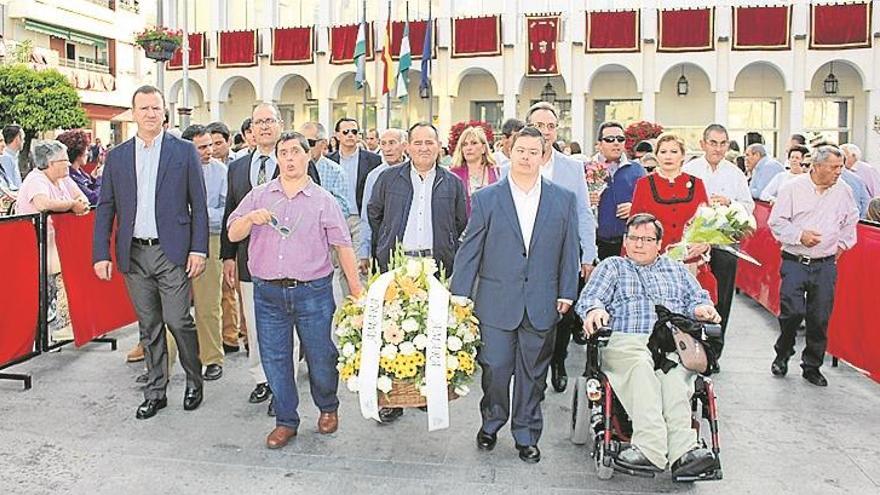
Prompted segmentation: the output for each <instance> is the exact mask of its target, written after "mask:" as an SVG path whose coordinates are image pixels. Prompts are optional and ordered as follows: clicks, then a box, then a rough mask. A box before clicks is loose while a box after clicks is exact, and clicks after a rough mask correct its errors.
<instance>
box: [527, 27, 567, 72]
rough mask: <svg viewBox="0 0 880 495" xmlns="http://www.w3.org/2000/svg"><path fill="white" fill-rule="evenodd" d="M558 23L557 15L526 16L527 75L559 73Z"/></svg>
mask: <svg viewBox="0 0 880 495" xmlns="http://www.w3.org/2000/svg"><path fill="white" fill-rule="evenodd" d="M559 23H560V18H559V16H557V15H554V16H535V17H531V16H529V17H526V31H527V32H528V36H529V45H528V46H529V53H528V57H529V58H528V61H527V64H526V67H527V68H528V70H527V71H526V72H527V75H529V76H555V75H557V74H559V57H558V53H557V51H556V48H557V40H558V39H559Z"/></svg>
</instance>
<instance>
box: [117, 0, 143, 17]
mask: <svg viewBox="0 0 880 495" xmlns="http://www.w3.org/2000/svg"><path fill="white" fill-rule="evenodd" d="M140 3H141V2H140V1H139V0H116V8H117V9H122V10H127V11H129V12H134V13H135V14H137V13H138V12H140V11H141V6H140Z"/></svg>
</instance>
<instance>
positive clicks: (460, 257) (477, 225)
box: [450, 127, 578, 463]
mask: <svg viewBox="0 0 880 495" xmlns="http://www.w3.org/2000/svg"><path fill="white" fill-rule="evenodd" d="M544 144H545V143H544V137H543V136H542V135H541V132H540V131H538V130H537V129H535V128H533V127H527V128H525V129H523V130H522V131H521V132H520V133H519V134H517V135H516V136H515V137H514V138H513V144H512V152H511V169H510V173H509V174H508V176H507V178H505V179H502V180H501V181H499V182H497V183H495V184H493V185H491V186H489V187H486V188H484V189H482V190H480V191H478V192H477V193H476V194H474V196H473V197H472V198H471V208H472V209H471V217H470V221H469V222H468V225H467V228H466V229H465V231H464V235H463V239H462V243H461V246H460V247H459V249H458V253H457V254H456V256H455V273H454V275H453V276H452V284H451V287H450V291H451V292H452V294H453V295H454V296H464V297H470V298H472V299H473V300H474V311H475V313H476V316H477V318H479V320H480V329H481V334H482V342H483V345H482V348H481V349H480V353H479V356H478V360H479V362H480V365H481V367H482V368H483V380H482V387H483V399H482V401H481V402H480V412H481V414H482V418H483V422H482V426H481V428H480V430H479V432H478V433H477V446H478V447H479V448H480V449H482V450H491V449H492V448H494V447H495V443H496V441H497V432H498V430H499V429H501V427H502V426H504V424H505V423H507V420H508V418H509V417H510V410H511V402H510V379H511V377H513V380H514V385H513V420H512V422H511V427H510V429H511V433H512V434H513V438H514V440H515V442H516V448H517V450H518V451H519V457H520V459H522V460H523V461H526V462H532V463H534V462H538V461H540V460H541V451H540V450H539V449H538V440H539V439H540V437H541V431H542V429H543V419H542V415H541V402H542V401H543V400H544V390H545V389H546V387H547V370H548V368H549V366H550V358H551V356H552V354H553V347H554V341H555V339H554V337H555V326H556V323H557V322H558V321H559V319H560V317H561V315H562V314H563V313H565V312H566V311H568V310H569V308H570V307H571V303H572V301H573V300H574V299H576V296H577V284H578V233H577V220H578V217H577V206H576V201H577V199H576V196H575V195H574V193H572V192H570V191H567V190H565V189H563V188H562V187H560V186H558V185H556V184H554V183H553V182H551V181H548V180H546V179H544V178H542V177H541V173H540V169H541V164H542V149H543V146H544Z"/></svg>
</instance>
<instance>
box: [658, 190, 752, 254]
mask: <svg viewBox="0 0 880 495" xmlns="http://www.w3.org/2000/svg"><path fill="white" fill-rule="evenodd" d="M756 228H757V223H756V222H755V217H754V216H752V215H751V214H750V213H749V212H748V211H746V209H745V207H743V206H742V205H741V204H739V203H737V202H735V201H734V202H731V203H730V206H723V205H715V206H701V207H700V208H699V209H697V214H696V215H695V216H694V218H693V219H691V221H690V223H689V224H688V226H687V227H686V228H685V230H684V235H683V236H682V240H681V242H679V243H677V244H674V245H672V246H670V247H669V250H668V251H667V252H666V255H667V256H669V257H670V258H672V259H674V260H678V261H684V259H685V257H686V256H687V251H688V245H689V244H702V243H707V244H711V245H713V246H716V247H726V248H728V249H729V250H733V251H734V252H736V250H735V249H733V248H732V247H731V246H732V245H733V244H736V243H738V242H740V241H741V240H742V239H743V238H745V237H747V236H749V235H751V234H752V233H753V232H754V231H755V229H756Z"/></svg>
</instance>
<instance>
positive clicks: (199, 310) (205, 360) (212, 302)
mask: <svg viewBox="0 0 880 495" xmlns="http://www.w3.org/2000/svg"><path fill="white" fill-rule="evenodd" d="M208 252H209V253H219V252H220V236H219V235H213V234H212V235H211V237H210V238H209V239H208ZM222 286H223V262H222V261H221V260H220V259H219V258H217V256H216V254H215V255H214V256H208V258H207V259H206V260H205V271H204V272H203V273H202V274H201V275H199V276H198V277H196V278H194V279H193V281H192V288H193V302H194V306H195V310H196V315H195V316H196V318H195V319H196V332H197V333H198V336H199V360H200V361H201V362H202V365H203V366H208V365H209V364H219V365H221V366H222V365H223V334H222V315H221V309H220V308H221V300H222V298H223V290H222Z"/></svg>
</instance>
